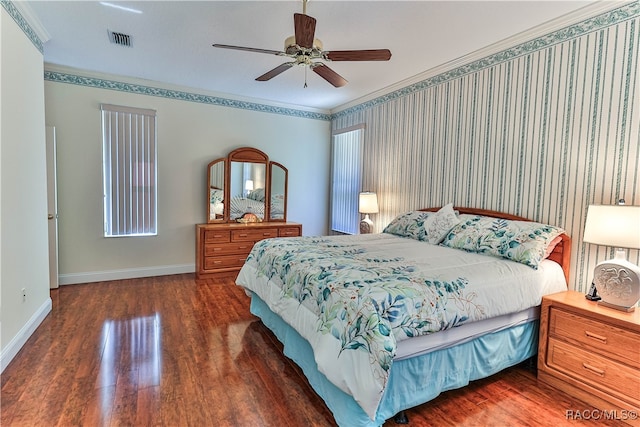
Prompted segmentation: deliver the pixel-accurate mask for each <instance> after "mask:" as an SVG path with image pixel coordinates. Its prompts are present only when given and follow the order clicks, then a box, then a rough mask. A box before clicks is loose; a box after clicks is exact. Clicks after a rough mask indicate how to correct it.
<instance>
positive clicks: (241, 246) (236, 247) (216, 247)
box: [204, 242, 253, 256]
mask: <svg viewBox="0 0 640 427" xmlns="http://www.w3.org/2000/svg"><path fill="white" fill-rule="evenodd" d="M252 247H253V242H239V243H226V244H224V245H220V244H215V243H207V244H205V245H204V256H219V255H230V254H244V255H245V256H246V255H248V254H249V252H251V248H252Z"/></svg>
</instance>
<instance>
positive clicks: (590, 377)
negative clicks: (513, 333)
mask: <svg viewBox="0 0 640 427" xmlns="http://www.w3.org/2000/svg"><path fill="white" fill-rule="evenodd" d="M547 364H548V365H549V366H550V367H552V368H554V369H557V370H558V371H560V372H563V373H565V374H567V375H569V376H571V377H573V378H576V379H577V380H579V381H580V382H582V383H584V384H588V385H590V386H591V387H594V388H597V389H600V390H602V391H604V392H605V393H607V394H610V395H612V396H615V397H617V398H619V399H622V400H625V401H629V402H630V403H632V404H634V405H636V406H637V405H638V404H640V401H639V396H638V390H640V371H639V370H638V369H633V368H631V367H629V366H626V365H623V364H621V363H618V362H616V361H614V360H610V359H607V358H605V357H601V356H600V355H597V354H594V353H591V352H589V351H587V350H586V349H581V348H578V347H576V346H573V345H571V344H568V343H565V342H562V341H559V340H556V339H554V338H550V339H549V349H548V354H547Z"/></svg>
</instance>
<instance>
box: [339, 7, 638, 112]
mask: <svg viewBox="0 0 640 427" xmlns="http://www.w3.org/2000/svg"><path fill="white" fill-rule="evenodd" d="M638 16H640V1H635V2H633V3H630V4H627V5H625V6H621V7H619V8H617V9H613V10H610V11H608V12H605V13H603V14H600V15H597V16H594V17H592V18H588V19H586V20H584V21H582V22H579V23H577V24H573V25H570V26H568V27H565V28H562V29H560V30H557V31H553V32H551V33H549V34H546V35H544V36H541V37H538V38H536V39H533V40H530V41H528V42H525V43H521V44H519V45H517V46H514V47H512V48H509V49H506V50H503V51H501V52H498V53H495V54H493V55H489V56H487V57H485V58H481V59H478V60H476V61H473V62H471V63H469V64H466V65H462V66H460V67H457V68H454V69H453V70H450V71H447V72H445V73H442V74H438V75H436V76H434V77H431V78H428V79H426V80H423V81H420V82H418V83H414V84H412V85H409V86H407V87H404V88H402V89H398V90H396V91H394V92H390V93H388V94H385V95H382V96H380V97H378V98H375V99H372V100H371V101H367V102H364V103H362V104H358V105H355V106H353V107H350V108H347V109H345V110H342V111H339V112H337V113H333V114H332V115H331V118H332V119H337V118H340V117H344V116H348V115H351V114H353V113H357V112H359V111H362V110H366V109H368V108H371V107H374V106H376V105H378V104H383V103H386V102H389V101H391V100H394V99H398V98H402V97H405V96H407V95H410V94H412V93H415V92H419V91H421V90H424V89H426V88H428V87H431V86H436V85H439V84H442V83H444V82H446V81H449V80H454V79H457V78H459V77H462V76H464V75H467V74H472V73H474V72H477V71H480V70H483V69H486V68H489V67H492V66H494V65H497V64H499V63H502V62H506V61H510V60H512V59H514V58H517V57H519V56H523V55H527V54H529V53H532V52H536V51H539V50H541V49H544V48H546V47H550V46H553V45H556V44H558V43H562V42H565V41H567V40H571V39H575V38H577V37H580V36H582V35H585V34H588V33H591V32H594V31H597V30H600V29H603V28H606V27H609V26H611V25H615V24H618V23H620V22H624V21H627V20H629V19H633V18H636V17H638Z"/></svg>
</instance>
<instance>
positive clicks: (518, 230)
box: [442, 216, 564, 269]
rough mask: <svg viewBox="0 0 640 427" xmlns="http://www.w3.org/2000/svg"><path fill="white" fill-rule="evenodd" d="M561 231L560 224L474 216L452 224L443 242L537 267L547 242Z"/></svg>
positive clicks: (469, 250) (547, 244) (543, 255)
mask: <svg viewBox="0 0 640 427" xmlns="http://www.w3.org/2000/svg"><path fill="white" fill-rule="evenodd" d="M562 233H564V230H563V229H561V228H559V227H554V226H552V225H546V224H540V223H538V222H530V221H511V220H506V219H500V218H491V217H486V216H473V217H470V218H465V219H464V220H463V221H462V222H460V223H459V224H458V225H456V226H455V227H453V229H452V230H451V231H450V232H449V234H447V236H446V237H445V238H444V240H443V242H442V244H443V245H444V246H448V247H450V248H455V249H463V250H465V251H468V252H478V253H484V254H489V255H494V256H498V257H502V258H506V259H510V260H512V261H516V262H519V263H522V264H525V265H528V266H530V267H533V268H534V269H537V268H538V265H539V264H540V261H542V260H543V259H544V258H545V253H546V250H547V248H548V246H549V245H550V243H551V242H552V241H553V240H554V239H555V238H556V237H558V236H559V235H560V234H562Z"/></svg>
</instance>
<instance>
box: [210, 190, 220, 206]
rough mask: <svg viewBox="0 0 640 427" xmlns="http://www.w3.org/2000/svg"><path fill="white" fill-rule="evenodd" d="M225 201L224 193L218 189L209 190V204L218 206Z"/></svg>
mask: <svg viewBox="0 0 640 427" xmlns="http://www.w3.org/2000/svg"><path fill="white" fill-rule="evenodd" d="M223 199H224V191H223V190H220V189H218V188H210V189H209V203H212V204H217V203H222V200H223Z"/></svg>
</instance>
